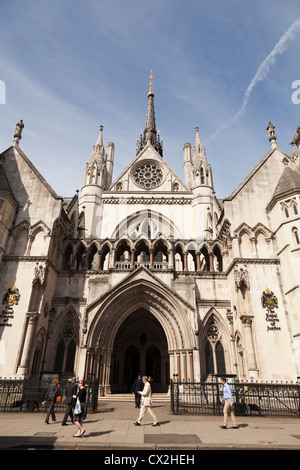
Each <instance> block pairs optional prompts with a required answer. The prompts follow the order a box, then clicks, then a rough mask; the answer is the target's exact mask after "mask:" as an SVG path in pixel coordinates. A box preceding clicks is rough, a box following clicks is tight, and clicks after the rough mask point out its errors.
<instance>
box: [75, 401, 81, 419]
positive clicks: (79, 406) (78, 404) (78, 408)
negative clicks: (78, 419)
mask: <svg viewBox="0 0 300 470" xmlns="http://www.w3.org/2000/svg"><path fill="white" fill-rule="evenodd" d="M74 413H75V414H76V415H79V414H80V413H81V405H80V401H79V398H78V397H77V400H76V405H75V409H74Z"/></svg>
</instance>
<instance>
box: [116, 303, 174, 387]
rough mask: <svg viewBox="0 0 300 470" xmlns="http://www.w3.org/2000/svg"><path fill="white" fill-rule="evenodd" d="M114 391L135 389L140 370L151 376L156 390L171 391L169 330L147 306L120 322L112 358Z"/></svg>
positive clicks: (143, 373)
mask: <svg viewBox="0 0 300 470" xmlns="http://www.w3.org/2000/svg"><path fill="white" fill-rule="evenodd" d="M111 369H112V373H111V390H112V392H113V391H127V392H130V391H131V390H132V384H133V382H134V380H135V379H136V378H137V375H138V374H139V373H140V374H142V375H147V376H151V378H152V380H153V382H152V383H153V389H154V390H156V391H158V390H162V391H167V386H168V383H169V375H170V374H169V355H168V345H167V339H166V336H165V333H164V331H163V329H162V327H161V325H160V323H159V322H158V321H157V319H156V318H155V317H154V316H153V315H152V314H151V313H150V312H149V311H148V310H146V309H145V308H139V309H137V310H135V311H134V312H133V313H131V314H130V315H129V316H128V317H127V318H126V319H125V320H124V321H123V323H122V324H121V325H120V327H119V329H118V332H117V334H116V337H115V341H114V345H113V351H112V360H111Z"/></svg>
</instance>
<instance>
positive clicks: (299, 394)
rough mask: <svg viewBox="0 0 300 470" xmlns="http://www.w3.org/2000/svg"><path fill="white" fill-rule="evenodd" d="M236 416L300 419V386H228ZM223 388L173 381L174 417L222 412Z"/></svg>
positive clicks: (212, 384)
mask: <svg viewBox="0 0 300 470" xmlns="http://www.w3.org/2000/svg"><path fill="white" fill-rule="evenodd" d="M229 385H230V387H231V390H232V396H233V401H234V412H235V414H236V415H237V416H241V415H242V416H294V417H298V418H299V417H300V385H299V384H278V383H276V384H274V383H255V382H236V381H235V382H234V383H230V384H229ZM222 390H223V386H222V384H221V383H219V382H218V381H212V382H198V383H196V382H174V381H171V410H172V412H173V414H184V413H195V414H213V415H220V414H222V413H223V405H222V403H221V401H222V396H223V392H222Z"/></svg>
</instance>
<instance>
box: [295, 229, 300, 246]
mask: <svg viewBox="0 0 300 470" xmlns="http://www.w3.org/2000/svg"><path fill="white" fill-rule="evenodd" d="M293 234H294V239H295V243H296V245H300V235H299V232H298V229H296V228H294V230H293Z"/></svg>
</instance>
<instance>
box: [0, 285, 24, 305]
mask: <svg viewBox="0 0 300 470" xmlns="http://www.w3.org/2000/svg"><path fill="white" fill-rule="evenodd" d="M20 297H21V294H20V292H19V289H17V288H16V286H12V287H11V288H9V289H7V292H6V293H5V294H4V297H3V301H2V304H3V305H7V306H9V307H12V306H13V305H18V303H19V299H20Z"/></svg>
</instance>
